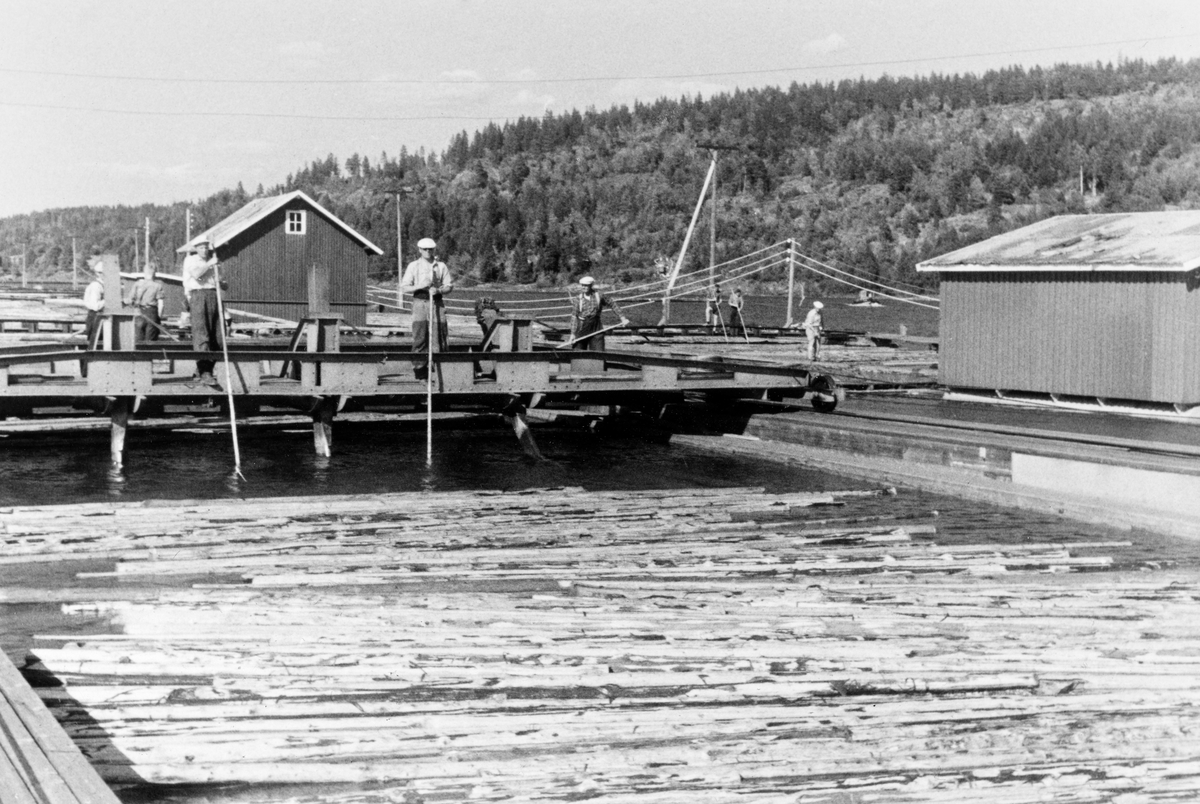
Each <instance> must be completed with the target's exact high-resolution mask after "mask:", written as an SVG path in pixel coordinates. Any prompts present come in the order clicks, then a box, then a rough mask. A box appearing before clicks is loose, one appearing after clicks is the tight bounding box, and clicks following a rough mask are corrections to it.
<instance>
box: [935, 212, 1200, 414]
mask: <svg viewBox="0 0 1200 804" xmlns="http://www.w3.org/2000/svg"><path fill="white" fill-rule="evenodd" d="M917 270H918V271H925V272H936V273H938V274H939V275H940V279H941V327H940V331H939V364H940V372H941V382H942V384H944V385H946V386H949V387H951V388H972V389H989V390H990V389H995V390H1008V391H1032V392H1039V393H1047V394H1062V395H1073V396H1084V397H1097V398H1100V399H1113V400H1138V401H1144V402H1158V403H1170V404H1175V405H1196V404H1200V211H1181V212H1138V213H1125V214H1107V215H1063V216H1059V217H1055V218H1050V219H1048V220H1044V221H1041V222H1040V223H1036V224H1033V225H1032V226H1026V227H1024V228H1022V229H1018V230H1016V231H1013V232H1008V233H1007V234H1003V235H999V236H998V237H993V238H990V239H988V240H985V241H984V242H982V243H977V244H975V245H973V246H968V247H967V248H962V249H959V250H957V251H953V252H951V253H949V254H945V255H943V256H941V257H937V258H935V259H932V260H927V261H925V262H923V263H921V264H919V265H918V266H917Z"/></svg>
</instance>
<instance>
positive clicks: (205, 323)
mask: <svg viewBox="0 0 1200 804" xmlns="http://www.w3.org/2000/svg"><path fill="white" fill-rule="evenodd" d="M192 245H193V247H194V248H195V249H196V251H195V252H194V253H192V254H189V255H187V257H185V258H184V260H183V270H182V271H180V273H181V274H183V292H184V293H185V294H187V300H188V308H189V309H190V310H191V319H192V348H193V349H194V350H196V351H197V352H219V351H221V348H222V344H223V343H224V340H225V322H224V321H222V320H221V314H220V312H219V310H220V306H219V305H218V304H217V265H219V262H218V260H217V255H216V254H215V253H214V252H213V250H212V243H211V242H210V241H209V240H208V239H207V238H203V237H202V238H200V239H199V240H197V241H196V242H195V243H193V244H192ZM214 366H216V361H215V360H197V361H196V373H197V374H198V375H199V376H200V382H203V383H207V384H209V385H215V384H216V378H215V377H213V367H214Z"/></svg>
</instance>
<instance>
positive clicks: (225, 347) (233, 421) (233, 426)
mask: <svg viewBox="0 0 1200 804" xmlns="http://www.w3.org/2000/svg"><path fill="white" fill-rule="evenodd" d="M213 279H214V280H215V281H216V283H217V317H218V318H219V319H221V320H220V322H219V326H220V327H221V354H222V356H224V358H225V396H226V397H227V398H228V400H229V431H230V432H231V433H232V434H233V471H234V473H235V474H236V475H237V476H238V477H240V478H241V479H242V480H245V479H246V476H245V475H243V474H242V451H241V449H240V448H239V447H238V433H237V415H236V414H235V413H234V410H233V374H232V372H230V370H229V344H227V343H226V342H225V302H224V301H222V299H221V274H220V266H219V265H214V266H213Z"/></svg>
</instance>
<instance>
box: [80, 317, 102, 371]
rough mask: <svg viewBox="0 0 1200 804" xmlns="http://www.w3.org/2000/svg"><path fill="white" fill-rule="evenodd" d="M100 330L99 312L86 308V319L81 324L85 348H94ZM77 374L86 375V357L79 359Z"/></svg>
mask: <svg viewBox="0 0 1200 804" xmlns="http://www.w3.org/2000/svg"><path fill="white" fill-rule="evenodd" d="M99 332H100V313H99V312H98V311H96V310H88V312H87V320H86V321H85V322H84V324H83V337H84V341H85V343H86V345H85V346H84V348H85V349H94V348H96V338H97V337H98V335H99ZM79 376H80V377H86V376H87V359H86V358H84V359H83V360H80V361H79Z"/></svg>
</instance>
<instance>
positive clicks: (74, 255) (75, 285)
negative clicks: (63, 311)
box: [71, 235, 79, 290]
mask: <svg viewBox="0 0 1200 804" xmlns="http://www.w3.org/2000/svg"><path fill="white" fill-rule="evenodd" d="M78 289H79V252H77V251H76V250H75V235H71V290H78Z"/></svg>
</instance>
